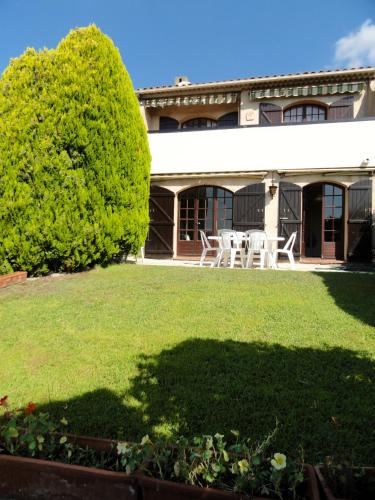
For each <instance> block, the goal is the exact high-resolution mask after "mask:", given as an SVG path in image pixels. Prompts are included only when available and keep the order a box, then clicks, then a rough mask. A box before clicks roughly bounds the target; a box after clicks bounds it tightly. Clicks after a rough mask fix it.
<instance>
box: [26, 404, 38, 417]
mask: <svg viewBox="0 0 375 500" xmlns="http://www.w3.org/2000/svg"><path fill="white" fill-rule="evenodd" d="M36 407H37V405H36V404H35V403H33V402H32V401H30V403H29V404H28V405H27V406H26V408H25V409H24V412H25V415H31V413H33V412H34V411H35V410H36Z"/></svg>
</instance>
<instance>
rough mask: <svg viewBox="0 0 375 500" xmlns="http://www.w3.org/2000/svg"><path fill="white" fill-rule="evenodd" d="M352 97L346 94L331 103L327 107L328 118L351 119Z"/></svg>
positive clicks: (352, 115) (335, 119)
mask: <svg viewBox="0 0 375 500" xmlns="http://www.w3.org/2000/svg"><path fill="white" fill-rule="evenodd" d="M353 102H354V97H353V96H352V95H348V96H345V97H342V98H341V99H339V100H338V101H336V102H334V103H332V104H331V106H330V107H329V109H328V120H334V121H337V120H352V119H353V117H354V114H353Z"/></svg>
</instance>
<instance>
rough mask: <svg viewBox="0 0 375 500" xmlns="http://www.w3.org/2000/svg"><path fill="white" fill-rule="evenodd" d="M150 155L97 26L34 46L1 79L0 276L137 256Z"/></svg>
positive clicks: (125, 83)
mask: <svg viewBox="0 0 375 500" xmlns="http://www.w3.org/2000/svg"><path fill="white" fill-rule="evenodd" d="M149 172H150V153H149V149H148V143H147V134H146V129H145V126H144V123H143V119H142V117H141V115H140V110H139V106H138V102H137V98H136V96H135V94H134V90H133V86H132V83H131V80H130V78H129V75H128V73H127V71H126V69H125V67H124V65H123V63H122V61H121V56H120V54H119V51H118V50H117V49H116V47H115V46H114V44H113V42H112V41H111V40H110V39H109V38H108V37H107V36H105V35H104V34H103V33H101V31H100V30H99V29H98V28H97V27H95V26H89V27H87V28H79V29H76V30H73V31H71V32H70V33H69V35H68V36H67V37H66V38H65V39H64V40H62V41H61V43H60V44H59V45H58V47H57V48H56V49H53V50H43V51H41V52H36V51H35V50H33V49H28V50H26V52H25V53H24V54H23V55H22V56H20V57H19V58H17V59H15V60H13V61H12V62H11V63H10V65H9V67H8V68H7V69H6V70H5V72H4V74H3V76H2V79H1V81H0V272H1V271H2V272H7V271H10V270H21V269H22V270H27V271H29V272H30V273H31V274H45V273H47V272H49V271H75V270H79V269H82V268H85V267H86V266H90V265H93V264H95V263H108V262H110V261H111V260H113V259H114V258H116V257H120V256H122V255H124V254H127V253H129V252H137V251H138V249H139V247H140V246H141V245H142V244H143V242H144V240H145V237H146V234H147V228H148V197H149Z"/></svg>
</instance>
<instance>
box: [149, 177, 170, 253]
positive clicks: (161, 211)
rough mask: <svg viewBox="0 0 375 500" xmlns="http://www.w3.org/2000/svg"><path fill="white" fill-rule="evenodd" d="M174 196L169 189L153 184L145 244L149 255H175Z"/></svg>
mask: <svg viewBox="0 0 375 500" xmlns="http://www.w3.org/2000/svg"><path fill="white" fill-rule="evenodd" d="M174 198H175V196H174V193H172V192H171V191H169V190H168V189H165V188H162V187H159V186H151V189H150V203H149V211H150V226H149V230H148V236H147V240H146V244H145V247H146V248H145V250H146V256H148V257H152V256H153V257H160V256H163V257H172V256H173V227H174V221H173V214H174Z"/></svg>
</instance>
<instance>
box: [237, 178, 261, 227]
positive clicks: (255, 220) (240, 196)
mask: <svg viewBox="0 0 375 500" xmlns="http://www.w3.org/2000/svg"><path fill="white" fill-rule="evenodd" d="M265 200H266V192H265V184H264V183H262V182H259V183H254V184H249V185H248V186H245V187H244V188H242V189H240V190H239V191H236V192H235V193H234V195H233V229H235V230H236V231H247V230H248V229H264V210H265Z"/></svg>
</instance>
